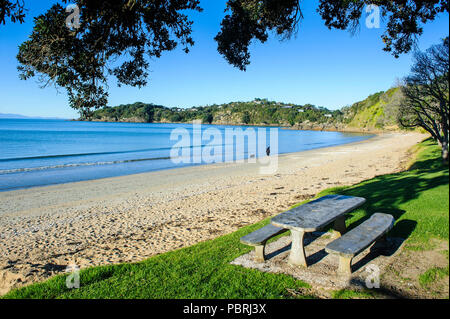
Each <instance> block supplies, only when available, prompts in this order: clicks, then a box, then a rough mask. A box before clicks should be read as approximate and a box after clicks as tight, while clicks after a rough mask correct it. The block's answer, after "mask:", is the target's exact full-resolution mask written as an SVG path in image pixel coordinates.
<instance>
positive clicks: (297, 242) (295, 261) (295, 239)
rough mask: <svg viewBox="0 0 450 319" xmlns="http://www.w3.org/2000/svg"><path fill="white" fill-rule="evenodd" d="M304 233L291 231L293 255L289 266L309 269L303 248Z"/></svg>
mask: <svg viewBox="0 0 450 319" xmlns="http://www.w3.org/2000/svg"><path fill="white" fill-rule="evenodd" d="M304 236H305V232H304V231H297V230H291V238H292V243H291V254H290V256H289V264H291V265H294V266H304V267H308V265H307V263H306V256H305V248H304V247H303V238H304Z"/></svg>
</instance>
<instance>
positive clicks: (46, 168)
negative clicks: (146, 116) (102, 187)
mask: <svg viewBox="0 0 450 319" xmlns="http://www.w3.org/2000/svg"><path fill="white" fill-rule="evenodd" d="M169 159H171V157H154V158H139V159H131V160H121V161H109V162H95V163H76V164H61V165H52V166H41V167H30V168H16V169H7V170H0V174H13V173H23V172H33V171H43V170H48V169H57V168H68V167H81V166H99V165H113V164H124V163H133V162H144V161H156V160H169Z"/></svg>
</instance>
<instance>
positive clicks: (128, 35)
mask: <svg viewBox="0 0 450 319" xmlns="http://www.w3.org/2000/svg"><path fill="white" fill-rule="evenodd" d="M64 2H65V3H67V2H68V1H67V0H64ZM76 4H77V5H78V7H79V14H80V17H79V18H80V28H78V29H75V30H72V29H70V28H68V27H67V25H66V19H67V12H66V10H65V9H64V8H63V7H62V6H61V5H59V4H56V5H54V6H52V7H51V8H50V9H49V10H48V11H47V12H46V13H45V14H43V15H40V16H38V17H37V18H36V19H35V26H34V29H33V32H32V34H31V35H30V37H29V40H28V41H26V42H25V43H24V44H22V45H21V46H20V48H19V54H18V56H17V59H18V61H19V67H18V70H19V72H20V78H21V79H24V80H26V79H29V78H31V77H34V76H35V75H38V76H39V77H38V80H39V81H40V82H41V83H42V84H43V86H47V85H51V84H53V85H55V86H57V87H61V88H65V89H66V90H67V93H68V95H69V104H70V106H71V107H72V108H74V109H76V110H78V111H79V112H80V115H81V117H82V118H83V119H87V118H89V117H90V116H91V115H92V112H93V111H94V110H95V109H98V108H101V107H104V106H106V104H107V102H108V85H107V84H108V76H109V75H113V76H115V77H116V78H117V80H118V84H119V86H120V85H122V84H123V85H130V86H137V87H142V86H145V85H146V84H147V81H148V74H149V73H148V69H149V67H150V64H149V62H148V61H149V60H150V59H151V58H153V57H156V58H159V57H160V56H161V55H162V54H163V53H164V52H165V51H171V50H173V49H175V48H176V47H177V45H178V44H181V45H183V47H184V50H185V51H188V48H189V46H192V45H193V44H194V41H193V39H192V38H191V36H190V34H191V32H192V29H191V26H192V21H190V20H189V19H188V17H187V15H186V14H185V13H184V11H185V10H195V11H201V10H202V9H201V8H200V7H199V1H197V0H178V1H169V0H161V1H150V0H115V1H103V0H89V1H87V0H78V1H76Z"/></svg>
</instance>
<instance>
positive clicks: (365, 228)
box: [325, 213, 394, 275]
mask: <svg viewBox="0 0 450 319" xmlns="http://www.w3.org/2000/svg"><path fill="white" fill-rule="evenodd" d="M393 226H394V217H392V216H391V215H388V214H381V213H375V214H373V215H372V216H371V217H370V218H369V219H368V220H366V221H365V222H363V223H362V224H361V225H359V226H357V227H356V228H354V229H352V230H351V231H349V232H348V233H346V234H345V235H344V236H342V237H340V238H338V239H336V240H335V241H333V242H331V243H329V244H328V245H327V246H326V247H325V251H326V252H327V253H329V254H335V255H338V256H339V269H338V272H339V273H340V274H342V275H350V274H351V273H352V270H351V263H352V259H353V257H355V256H356V255H358V254H359V253H360V252H362V251H363V250H364V249H366V248H367V247H369V246H370V245H371V244H372V243H374V242H375V241H377V240H378V239H380V238H384V237H385V235H386V234H387V233H388V232H389V231H390V230H391V229H392V227H393Z"/></svg>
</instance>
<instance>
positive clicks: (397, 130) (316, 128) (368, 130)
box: [69, 119, 409, 134]
mask: <svg viewBox="0 0 450 319" xmlns="http://www.w3.org/2000/svg"><path fill="white" fill-rule="evenodd" d="M69 121H73V122H96V123H127V124H130V123H132V124H187V125H189V124H192V123H191V122H150V123H149V122H144V121H141V122H136V121H107V120H101V119H94V120H81V119H70V120H69ZM312 124H314V123H312ZM202 125H215V126H247V127H278V128H280V129H282V130H293V131H315V132H317V131H319V132H339V133H360V134H389V133H400V134H401V133H409V132H408V131H406V130H401V129H400V128H394V129H374V128H359V127H348V126H346V127H343V128H336V126H330V127H326V128H321V127H319V126H312V127H309V128H301V127H299V126H298V125H299V124H296V125H294V126H292V125H288V124H286V125H279V124H244V123H241V124H237V123H202ZM317 125H319V124H317Z"/></svg>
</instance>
